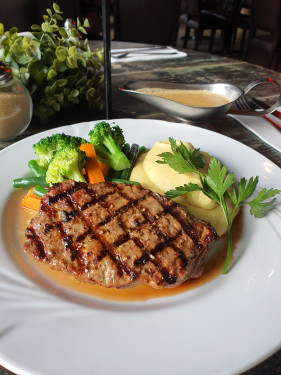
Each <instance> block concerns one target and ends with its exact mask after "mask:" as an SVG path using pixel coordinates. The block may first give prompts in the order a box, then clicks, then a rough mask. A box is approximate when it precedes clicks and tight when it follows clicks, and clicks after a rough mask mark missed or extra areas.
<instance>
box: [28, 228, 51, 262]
mask: <svg viewBox="0 0 281 375" xmlns="http://www.w3.org/2000/svg"><path fill="white" fill-rule="evenodd" d="M26 237H27V238H29V239H31V240H32V241H34V242H35V244H36V248H37V250H38V258H39V259H44V258H46V255H47V254H46V250H45V245H44V241H42V239H41V237H40V235H38V234H37V233H36V231H35V229H34V228H32V227H30V228H27V229H26Z"/></svg>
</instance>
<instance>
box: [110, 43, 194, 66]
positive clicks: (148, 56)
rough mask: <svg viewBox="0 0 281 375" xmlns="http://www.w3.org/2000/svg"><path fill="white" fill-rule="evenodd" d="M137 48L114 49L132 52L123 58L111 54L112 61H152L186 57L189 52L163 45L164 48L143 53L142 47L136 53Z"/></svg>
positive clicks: (115, 50)
mask: <svg viewBox="0 0 281 375" xmlns="http://www.w3.org/2000/svg"><path fill="white" fill-rule="evenodd" d="M133 50H136V49H135V48H125V49H114V50H112V52H114V53H115V52H116V53H117V52H120V54H121V53H122V52H130V51H132V53H129V54H128V55H127V56H126V57H122V58H121V59H118V58H114V55H111V63H112V64H114V63H120V64H121V63H128V62H133V61H151V60H162V59H176V58H179V57H185V56H187V53H185V52H182V51H178V50H177V49H175V48H172V47H169V46H167V47H165V46H164V47H163V49H156V48H155V50H153V49H150V50H147V51H145V50H144V51H143V53H141V49H140V50H139V51H138V52H137V53H135V54H134V51H133Z"/></svg>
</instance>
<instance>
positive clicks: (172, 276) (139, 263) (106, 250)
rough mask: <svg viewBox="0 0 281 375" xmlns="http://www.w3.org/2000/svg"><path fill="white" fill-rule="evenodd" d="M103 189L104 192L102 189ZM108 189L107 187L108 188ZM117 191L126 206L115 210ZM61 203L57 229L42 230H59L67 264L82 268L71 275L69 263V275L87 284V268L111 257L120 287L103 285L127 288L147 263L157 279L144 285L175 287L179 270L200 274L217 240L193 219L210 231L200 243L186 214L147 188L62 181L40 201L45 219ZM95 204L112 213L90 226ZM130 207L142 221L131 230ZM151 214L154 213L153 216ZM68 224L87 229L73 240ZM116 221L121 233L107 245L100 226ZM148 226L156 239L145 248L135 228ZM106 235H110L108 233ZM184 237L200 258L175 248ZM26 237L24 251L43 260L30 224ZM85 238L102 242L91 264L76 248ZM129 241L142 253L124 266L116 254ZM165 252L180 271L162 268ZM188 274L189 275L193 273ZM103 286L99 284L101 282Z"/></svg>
mask: <svg viewBox="0 0 281 375" xmlns="http://www.w3.org/2000/svg"><path fill="white" fill-rule="evenodd" d="M102 184H104V185H102ZM97 186H101V190H97ZM103 187H105V188H104V189H103ZM106 188H108V189H107V190H106ZM95 189H96V190H95ZM80 190H81V193H80ZM83 192H84V193H83ZM116 192H118V194H119V195H120V196H121V197H122V198H124V204H123V206H121V207H120V208H117V209H114V204H115V201H114V199H116V197H114V194H116ZM75 193H77V194H81V195H80V197H79V195H78V196H77V195H76V198H75V196H74V195H75ZM138 193H142V194H138ZM83 194H84V196H85V198H84V196H83ZM135 195H136V196H135ZM111 196H112V198H111ZM77 197H78V198H77ZM81 197H82V198H81ZM77 199H78V200H77ZM149 200H152V201H153V202H155V203H154V207H150V201H149ZM60 201H61V202H62V204H63V203H64V202H66V207H67V209H65V210H64V209H62V210H61V213H62V215H60V216H63V218H62V220H60V221H57V222H56V223H55V225H52V224H49V223H47V224H46V225H45V227H44V228H45V229H44V231H43V234H47V233H51V232H52V231H53V230H54V229H55V228H57V229H58V230H59V233H60V235H61V239H62V242H63V243H64V247H65V248H67V249H69V251H70V254H71V261H72V262H74V261H75V262H77V267H78V268H79V267H80V269H79V270H80V272H75V271H74V270H73V268H75V267H74V265H73V264H72V265H70V267H69V269H68V270H69V272H74V274H75V275H76V276H77V274H80V276H81V277H82V279H83V281H87V276H86V274H85V271H87V272H88V270H89V269H91V267H94V266H97V267H98V266H99V264H100V262H102V261H103V260H104V259H106V257H109V258H110V259H111V261H112V262H113V264H115V266H116V272H117V275H118V277H120V285H118V282H117V285H105V286H116V287H123V286H124V285H123V284H122V283H125V286H126V285H127V286H129V285H130V284H132V283H133V282H134V281H136V280H138V278H140V279H145V277H146V276H145V275H143V270H144V267H146V265H147V264H151V265H153V266H154V267H155V271H153V270H152V271H146V272H153V273H154V272H156V273H155V275H156V276H153V274H151V277H152V276H153V277H154V279H155V278H156V279H155V280H156V281H155V280H154V279H153V280H150V279H149V277H150V276H149V275H148V276H147V278H148V281H146V283H148V284H151V285H152V286H155V287H159V286H165V284H166V285H169V286H171V285H175V284H177V283H179V277H178V275H179V274H180V275H182V272H184V270H186V272H185V273H186V278H187V277H188V274H187V270H189V269H191V268H192V264H193V263H194V264H195V266H194V267H193V268H194V270H195V271H194V272H193V275H195V276H196V275H197V274H198V275H197V276H199V273H200V272H201V271H202V265H203V263H204V259H205V257H206V253H207V250H206V247H207V245H208V243H209V242H211V241H212V240H213V239H216V238H217V237H216V233H215V231H214V230H213V228H212V227H211V226H210V225H209V224H208V223H206V222H204V221H201V220H198V219H195V223H197V224H198V225H201V226H203V227H204V228H207V229H209V231H208V230H207V234H208V235H207V237H206V236H205V237H204V238H203V240H202V239H201V238H198V233H196V227H194V226H193V224H191V223H190V218H189V216H188V214H187V213H186V214H184V213H182V212H179V211H177V207H178V205H175V204H174V203H173V202H172V201H170V200H169V199H167V198H165V197H161V196H160V195H158V194H155V193H152V192H150V191H149V190H145V189H143V188H142V187H140V186H139V187H130V186H126V185H124V184H114V183H101V184H96V186H95V188H93V187H92V186H91V185H88V184H85V183H75V182H73V181H72V182H71V181H65V182H63V183H61V184H56V185H54V187H53V188H51V189H50V191H49V193H48V194H47V195H45V197H44V198H43V199H42V203H41V206H40V207H41V208H40V210H41V211H42V212H44V213H45V214H46V215H47V217H50V218H51V217H52V212H53V210H54V205H55V204H56V203H58V204H59V203H60ZM156 202H157V204H158V206H157V204H156ZM96 204H99V205H100V207H103V208H104V209H106V210H107V211H108V212H110V215H108V216H107V217H104V218H103V220H101V221H100V222H98V223H97V224H95V225H94V224H93V222H92V219H91V217H90V216H89V214H88V212H87V209H88V208H89V209H91V207H92V206H94V205H96ZM117 206H118V205H117ZM69 208H70V211H69ZM55 209H56V208H55ZM130 209H132V210H135V211H133V213H134V212H138V213H139V214H138V215H141V217H140V216H138V217H136V218H133V220H132V223H133V227H132V229H130V228H129V227H127V223H124V222H123V219H122V215H123V214H126V213H127V212H128V210H130ZM157 210H158V211H159V212H158V211H157ZM153 212H154V213H153ZM155 212H157V213H156V214H155ZM186 216H188V217H186ZM162 220H163V221H162ZM165 220H166V221H165ZM169 220H170V221H171V220H174V222H173V223H172V224H173V226H172V227H171V228H169ZM72 221H73V225H75V224H76V225H77V222H78V224H79V225H80V227H81V225H82V226H83V228H84V227H85V230H84V231H82V233H80V234H79V235H77V236H76V240H75V241H74V237H73V235H70V234H68V233H67V231H66V229H65V228H64V225H71V222H72ZM114 221H115V224H114V225H116V226H117V228H119V229H120V232H121V234H118V236H117V238H115V239H114V240H112V241H109V240H108V239H107V238H106V235H107V233H104V229H103V228H108V229H105V230H106V232H107V231H110V230H112V229H114V226H113V224H112V223H114ZM191 222H192V220H191ZM81 223H82V224H81ZM83 223H84V224H83ZM132 223H130V225H132ZM192 223H193V222H192ZM148 224H149V225H151V234H152V236H154V237H155V238H156V240H157V242H156V243H155V244H154V245H153V248H151V249H148V248H146V246H147V239H145V238H143V237H142V234H141V232H139V230H142V228H145V225H148ZM138 228H140V229H138ZM80 229H81V228H80ZM144 230H145V229H144ZM173 230H174V231H175V233H174V234H173V233H172V231H173ZM108 233H109V234H110V233H111V232H108ZM117 233H118V231H117ZM144 233H145V232H144ZM113 234H114V233H113ZM183 234H186V235H187V236H188V237H189V238H190V239H191V241H192V244H193V246H194V247H195V248H197V249H199V250H200V251H201V257H200V254H199V256H198V254H197V253H196V252H194V250H192V249H191V250H192V252H191V255H190V257H188V258H187V256H186V254H185V252H184V249H182V248H180V247H179V245H176V243H175V240H176V239H177V238H178V236H179V235H183ZM26 238H27V242H28V244H27V245H25V249H26V250H27V251H30V252H32V251H31V250H30V245H29V243H30V242H33V244H34V246H35V249H36V250H33V253H34V252H35V253H36V251H37V252H38V258H39V259H41V260H43V259H44V258H46V253H47V252H46V249H45V245H44V241H43V239H42V238H41V237H40V233H39V232H37V233H36V231H35V230H34V228H33V226H32V223H31V225H30V226H29V228H28V229H27V231H26ZM87 238H90V239H92V240H97V241H98V242H99V243H100V244H101V249H100V250H99V252H98V254H96V255H95V256H94V258H92V260H91V264H90V265H89V262H88V261H87V262H86V261H85V259H84V258H85V254H84V255H83V253H82V251H81V250H80V248H81V246H83V243H84V242H85V240H86V239H87ZM109 238H110V237H109ZM130 240H131V241H133V242H132V243H133V244H135V246H136V248H137V249H139V251H140V254H141V255H138V256H137V257H136V259H134V260H133V262H131V264H132V265H131V266H130V265H129V263H128V258H127V256H125V257H124V256H122V253H120V252H119V248H121V247H122V245H126V244H127V243H128V242H129V241H130ZM167 248H170V249H171V251H172V252H174V253H172V255H173V254H174V255H173V258H174V260H173V262H177V259H178V260H179V261H180V264H179V263H178V265H177V266H176V265H174V266H173V267H179V269H177V268H173V267H171V266H170V265H169V264H168V266H167V264H166V263H165V262H164V263H163V264H164V265H163V264H162V260H163V259H162V258H161V254H162V252H163V251H166V253H167V250H166V249H167ZM91 254H92V252H91V251H89V252H87V256H88V257H89V256H91ZM120 254H121V255H120ZM129 254H130V253H129ZM136 255H137V253H136ZM131 256H133V255H131ZM83 257H84V258H83ZM201 258H202V259H201ZM190 261H191V262H190ZM83 262H84V263H83ZM85 263H87V264H85ZM197 263H198V264H197ZM83 267H84V271H83ZM150 269H151V268H150V267H149V268H148V270H150ZM110 271H113V270H110ZM157 272H159V275H160V276H161V277H160V280H159V281H157ZM188 272H189V271H188ZM190 274H192V272H191V271H190ZM124 275H127V276H129V277H130V282H127V284H126V280H125V281H122V280H123V279H124ZM181 277H182V276H181ZM161 278H162V281H161ZM91 280H92V279H91V278H90V277H89V279H88V281H91ZM149 280H150V281H149ZM183 280H184V277H183ZM104 284H106V281H104ZM101 285H103V284H102V283H101Z"/></svg>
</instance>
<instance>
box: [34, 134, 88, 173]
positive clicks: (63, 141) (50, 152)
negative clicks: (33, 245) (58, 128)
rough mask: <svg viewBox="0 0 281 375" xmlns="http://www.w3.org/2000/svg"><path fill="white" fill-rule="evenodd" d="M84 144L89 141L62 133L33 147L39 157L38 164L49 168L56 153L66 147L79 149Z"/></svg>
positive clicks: (41, 140)
mask: <svg viewBox="0 0 281 375" xmlns="http://www.w3.org/2000/svg"><path fill="white" fill-rule="evenodd" d="M82 143H87V141H86V140H85V139H83V138H80V137H74V136H71V135H66V134H63V133H61V134H53V135H51V136H50V137H45V138H42V139H40V141H39V142H37V143H35V144H34V145H33V149H34V152H35V153H36V155H37V156H38V157H39V159H37V163H38V164H39V165H40V166H41V167H43V168H47V167H48V164H49V162H50V161H51V159H52V157H53V156H54V154H55V152H56V151H58V150H59V149H61V148H63V147H65V146H70V147H72V148H79V147H80V145H81V144H82Z"/></svg>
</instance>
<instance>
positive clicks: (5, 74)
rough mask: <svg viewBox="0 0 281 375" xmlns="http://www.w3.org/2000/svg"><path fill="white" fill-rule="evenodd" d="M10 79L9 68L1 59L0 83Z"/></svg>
mask: <svg viewBox="0 0 281 375" xmlns="http://www.w3.org/2000/svg"><path fill="white" fill-rule="evenodd" d="M11 79H12V73H11V70H10V69H9V68H8V67H7V65H6V64H5V63H3V61H0V85H3V84H5V83H8V82H9V81H10V80H11Z"/></svg>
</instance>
